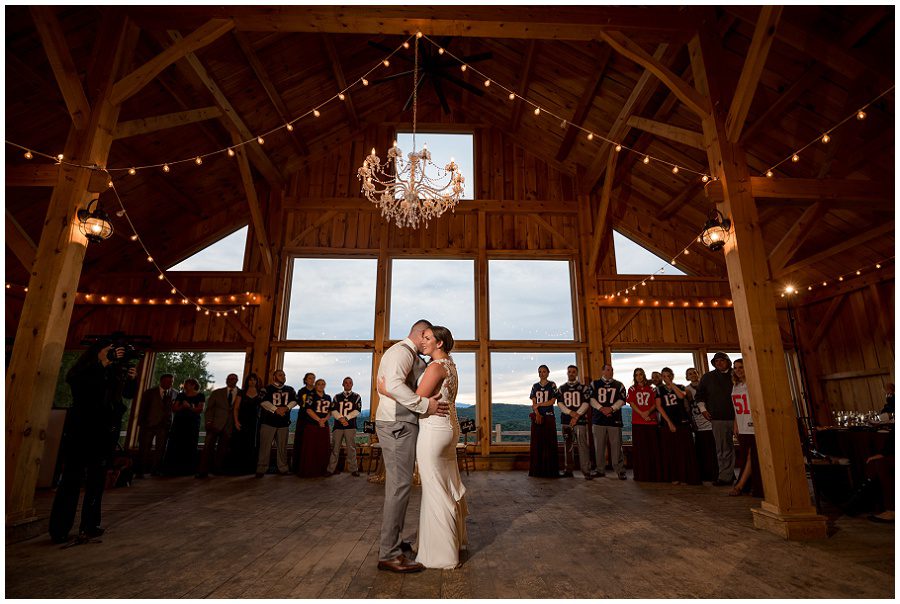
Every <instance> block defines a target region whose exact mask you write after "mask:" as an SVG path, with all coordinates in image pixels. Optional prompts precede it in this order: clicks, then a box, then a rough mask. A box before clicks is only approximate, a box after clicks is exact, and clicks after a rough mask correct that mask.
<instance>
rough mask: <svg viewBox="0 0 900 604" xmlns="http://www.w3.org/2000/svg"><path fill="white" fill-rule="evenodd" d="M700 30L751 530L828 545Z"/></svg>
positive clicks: (756, 240)
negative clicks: (745, 412) (750, 431)
mask: <svg viewBox="0 0 900 604" xmlns="http://www.w3.org/2000/svg"><path fill="white" fill-rule="evenodd" d="M713 39H715V38H714V37H713V36H709V37H707V33H706V32H705V31H703V30H701V32H700V33H699V34H698V35H697V36H695V37H694V38H693V39H692V40H691V42H690V44H689V46H688V48H689V52H690V57H691V65H692V67H693V73H694V82H695V85H696V86H697V89H698V91H699V92H700V93H701V94H702V95H704V96H706V97H707V98H708V99H709V100H710V101H711V104H712V107H713V110H712V112H711V113H710V114H709V115H708V116H707V117H705V118H703V119H702V126H703V136H704V140H705V143H706V148H707V154H708V157H709V164H710V168H711V169H712V174H713V175H714V176H715V177H717V178H718V179H719V180H720V181H721V182H722V187H723V191H724V198H725V199H724V201H723V203H722V206H721V211H722V213H723V214H724V215H725V216H726V217H728V218H730V219H731V221H732V233H731V237H730V239H729V241H728V243H727V244H726V246H725V262H726V265H727V268H728V280H729V282H730V284H731V294H732V299H733V300H734V315H735V320H736V322H737V329H738V336H739V338H740V341H741V353H742V356H743V359H744V365H745V366H746V369H747V383H748V389H749V392H750V400H751V401H752V403H751V409H752V411H751V413H752V415H753V422H754V426H755V428H756V444H757V450H758V453H759V462H760V468H761V472H762V480H763V488H764V490H765V501H763V503H762V505H761V507H759V508H754V509H753V510H752V512H753V522H754V525H755V526H756V527H757V528H763V529H766V530H768V531H770V532H773V533H775V534H777V535H780V536H782V537H785V538H787V539H811V538H820V537H825V535H826V521H825V518H824V517H823V516H819V515H817V514H816V510H815V508H814V507H813V506H812V504H811V501H810V493H809V486H808V484H807V480H806V470H805V466H804V460H803V455H802V453H801V449H800V436H799V432H798V427H797V418H796V413H795V410H794V406H793V404H792V401H791V390H790V385H789V382H788V375H787V368H786V367H785V362H784V348H783V347H782V343H781V333H780V331H779V329H778V317H777V315H776V311H775V290H774V285H773V283H772V280H771V278H770V275H769V269H768V261H767V258H766V253H765V249H766V248H765V243H764V241H763V238H762V231H761V229H760V225H759V217H758V216H757V211H756V203H755V201H754V199H753V196H752V193H751V189H750V174H749V170H748V167H747V161H746V158H745V156H744V152H743V149H741V148H740V147H739V146H738V145H737V144H735V143H731V142H729V141H728V137H727V135H726V129H725V116H724V115H723V111H724V106H726V105H728V103H725V102H724V101H723V98H722V94H721V92H720V90H719V89H718V86H719V84H720V82H719V81H717V78H716V74H719V73H721V71H720V70H718V69H716V68H715V66H714V64H713V63H714V61H715V60H716V56H717V53H718V52H719V51H720V49H719V48H718V46H717V45H716V46H714V45H713V43H712V40H713Z"/></svg>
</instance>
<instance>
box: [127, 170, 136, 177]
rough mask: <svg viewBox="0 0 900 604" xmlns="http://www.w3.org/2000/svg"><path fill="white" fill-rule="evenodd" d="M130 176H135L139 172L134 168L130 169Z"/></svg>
mask: <svg viewBox="0 0 900 604" xmlns="http://www.w3.org/2000/svg"><path fill="white" fill-rule="evenodd" d="M128 174H130V175H131V176H134V175H135V174H137V170H135V169H134V168H128Z"/></svg>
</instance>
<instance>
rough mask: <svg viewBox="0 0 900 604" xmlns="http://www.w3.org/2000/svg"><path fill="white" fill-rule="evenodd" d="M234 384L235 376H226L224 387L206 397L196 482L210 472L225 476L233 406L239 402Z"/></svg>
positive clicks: (235, 384) (230, 374) (235, 381)
mask: <svg viewBox="0 0 900 604" xmlns="http://www.w3.org/2000/svg"><path fill="white" fill-rule="evenodd" d="M237 383H238V376H237V374H236V373H229V374H228V376H227V377H226V378H225V387H224V388H216V389H215V390H213V391H212V392H210V393H209V399H207V401H206V412H205V414H204V419H205V423H206V438H205V439H204V441H203V454H202V455H201V456H200V468H199V469H198V470H197V478H206V477H207V476H208V475H209V472H213V473H214V474H224V473H225V456H226V455H227V454H228V447H229V445H230V443H231V434H232V432H233V431H234V406H235V404H237V403H238V402H239V401H240V400H241V391H240V390H238V387H237Z"/></svg>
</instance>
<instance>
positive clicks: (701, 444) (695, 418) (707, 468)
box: [684, 367, 719, 482]
mask: <svg viewBox="0 0 900 604" xmlns="http://www.w3.org/2000/svg"><path fill="white" fill-rule="evenodd" d="M685 379H687V381H688V384H687V386H685V387H684V391H685V393H686V394H687V400H688V403H689V404H690V406H691V422H692V424H693V427H694V449H695V451H696V456H697V466H698V468H699V470H700V480H702V481H704V482H712V481H713V480H715V479H716V477H717V476H718V475H719V462H718V460H717V459H716V440H715V439H714V438H713V432H712V423H711V422H710V421H709V419H707V417H706V416H707V415H709V413H708V412H706V414H705V415H704V411H705V408H704V409H703V410H701V409H700V403H698V402H697V386H699V385H700V372H699V371H697V369H696V368H694V367H691V368H690V369H688V370H687V371H686V372H685Z"/></svg>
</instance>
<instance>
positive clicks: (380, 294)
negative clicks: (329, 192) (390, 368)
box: [369, 220, 391, 421]
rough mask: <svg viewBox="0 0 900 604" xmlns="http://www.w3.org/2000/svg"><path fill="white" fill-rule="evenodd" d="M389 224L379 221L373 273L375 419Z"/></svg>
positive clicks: (385, 333)
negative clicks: (375, 264)
mask: <svg viewBox="0 0 900 604" xmlns="http://www.w3.org/2000/svg"><path fill="white" fill-rule="evenodd" d="M388 229H390V224H389V223H388V221H387V220H382V221H381V228H380V229H379V230H378V266H377V268H376V273H375V330H374V335H373V337H374V342H373V345H374V352H373V353H372V391H371V392H370V394H369V395H370V396H371V398H370V399H369V400H370V401H372V404H371V406H370V415H369V419H370V420H371V421H375V411H376V410H377V409H378V383H377V379H378V366H379V365H381V357H382V356H383V355H384V344H385V341H386V340H387V339H388V338H389V337H390V334H389V329H388V327H389V326H390V317H389V316H388V312H387V307H388V297H389V296H390V290H391V268H390V263H391V259H390V257H389V255H388V236H389V231H388Z"/></svg>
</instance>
